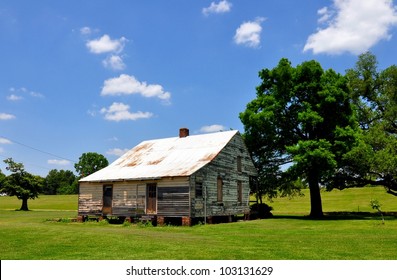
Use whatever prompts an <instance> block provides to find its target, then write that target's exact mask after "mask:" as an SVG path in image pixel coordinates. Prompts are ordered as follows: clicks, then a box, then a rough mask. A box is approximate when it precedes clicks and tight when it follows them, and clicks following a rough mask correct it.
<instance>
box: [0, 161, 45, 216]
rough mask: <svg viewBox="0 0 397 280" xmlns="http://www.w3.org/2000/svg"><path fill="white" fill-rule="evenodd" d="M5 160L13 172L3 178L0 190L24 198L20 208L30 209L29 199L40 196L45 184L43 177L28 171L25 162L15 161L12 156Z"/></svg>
mask: <svg viewBox="0 0 397 280" xmlns="http://www.w3.org/2000/svg"><path fill="white" fill-rule="evenodd" d="M4 162H5V163H6V164H7V165H8V166H7V167H6V169H7V170H8V171H10V172H11V174H10V175H8V176H7V177H5V178H3V182H2V183H1V185H0V188H1V189H0V191H1V192H5V193H7V194H8V195H10V196H16V197H17V198H18V199H20V200H22V206H21V209H20V210H24V211H28V210H29V208H28V199H35V198H37V197H38V195H39V193H40V191H41V188H42V186H43V178H41V177H40V176H35V175H32V174H30V173H28V172H26V171H25V168H24V166H23V164H22V163H17V162H15V161H14V160H13V159H12V158H8V159H5V160H4Z"/></svg>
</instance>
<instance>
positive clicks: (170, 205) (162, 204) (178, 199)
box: [157, 186, 190, 217]
mask: <svg viewBox="0 0 397 280" xmlns="http://www.w3.org/2000/svg"><path fill="white" fill-rule="evenodd" d="M189 198H190V196H189V186H186V187H158V189H157V214H158V215H160V216H168V217H183V216H190V203H189Z"/></svg>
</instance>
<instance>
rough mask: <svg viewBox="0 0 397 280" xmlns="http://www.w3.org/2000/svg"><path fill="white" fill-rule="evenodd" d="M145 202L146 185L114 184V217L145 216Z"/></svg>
mask: <svg viewBox="0 0 397 280" xmlns="http://www.w3.org/2000/svg"><path fill="white" fill-rule="evenodd" d="M145 200H146V185H145V184H136V183H135V184H134V183H128V182H127V183H125V182H122V183H114V184H113V205H112V215H116V216H136V215H141V214H144V213H145Z"/></svg>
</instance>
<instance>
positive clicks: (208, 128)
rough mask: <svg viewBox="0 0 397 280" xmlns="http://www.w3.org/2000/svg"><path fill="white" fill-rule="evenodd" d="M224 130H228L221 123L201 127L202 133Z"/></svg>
mask: <svg viewBox="0 0 397 280" xmlns="http://www.w3.org/2000/svg"><path fill="white" fill-rule="evenodd" d="M224 130H226V127H224V126H223V125H220V124H213V125H206V126H203V127H202V128H200V132H202V133H211V132H218V131H224Z"/></svg>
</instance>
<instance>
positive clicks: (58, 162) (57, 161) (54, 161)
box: [47, 159, 70, 166]
mask: <svg viewBox="0 0 397 280" xmlns="http://www.w3.org/2000/svg"><path fill="white" fill-rule="evenodd" d="M47 163H48V164H52V165H61V166H65V165H69V164H70V161H68V160H66V159H49V160H47Z"/></svg>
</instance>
